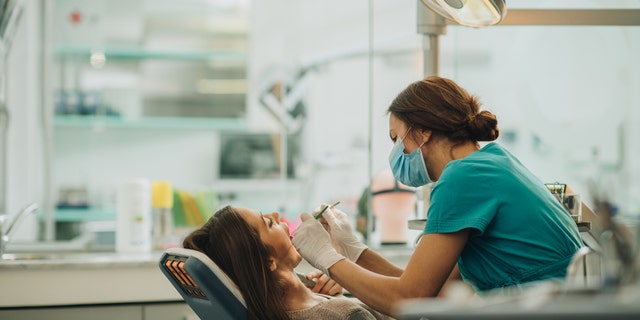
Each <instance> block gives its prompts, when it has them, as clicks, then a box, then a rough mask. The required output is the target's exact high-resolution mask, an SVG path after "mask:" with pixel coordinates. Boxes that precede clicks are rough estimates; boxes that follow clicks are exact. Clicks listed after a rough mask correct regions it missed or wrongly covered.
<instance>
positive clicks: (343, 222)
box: [320, 207, 367, 262]
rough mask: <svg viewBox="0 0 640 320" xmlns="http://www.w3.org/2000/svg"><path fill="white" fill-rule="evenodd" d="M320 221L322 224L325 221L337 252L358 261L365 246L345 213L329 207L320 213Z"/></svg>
mask: <svg viewBox="0 0 640 320" xmlns="http://www.w3.org/2000/svg"><path fill="white" fill-rule="evenodd" d="M320 222H322V223H323V224H325V223H326V225H327V228H326V229H327V231H328V232H329V234H330V236H331V242H332V244H333V247H334V248H335V249H336V250H337V251H338V253H340V254H342V255H344V256H345V257H347V259H349V260H351V261H353V262H356V261H358V258H359V257H360V255H361V254H362V252H363V251H364V250H365V249H367V246H366V245H365V244H364V243H362V242H361V241H360V240H359V239H358V236H357V235H356V233H355V230H354V229H353V228H352V227H351V224H350V223H349V218H347V215H346V214H345V213H344V212H342V211H340V210H338V209H336V208H331V207H329V208H327V210H326V211H325V212H324V213H323V214H322V218H320Z"/></svg>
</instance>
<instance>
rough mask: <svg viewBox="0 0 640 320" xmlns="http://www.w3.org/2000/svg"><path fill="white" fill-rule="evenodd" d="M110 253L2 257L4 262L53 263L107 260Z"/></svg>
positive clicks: (17, 254)
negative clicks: (58, 261) (59, 261)
mask: <svg viewBox="0 0 640 320" xmlns="http://www.w3.org/2000/svg"><path fill="white" fill-rule="evenodd" d="M109 254H110V253H104V252H103V253H100V252H19V253H5V254H3V255H2V259H0V262H2V261H52V260H65V261H76V260H94V259H100V258H105V257H106V256H108V255H109Z"/></svg>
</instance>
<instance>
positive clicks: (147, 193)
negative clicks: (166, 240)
mask: <svg viewBox="0 0 640 320" xmlns="http://www.w3.org/2000/svg"><path fill="white" fill-rule="evenodd" d="M116 204H117V216H116V252H121V253H130V252H150V251H151V184H150V182H149V181H148V180H146V179H134V180H129V181H126V182H124V183H123V184H122V185H121V186H120V187H119V188H118V194H117V198H116Z"/></svg>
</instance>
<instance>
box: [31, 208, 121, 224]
mask: <svg viewBox="0 0 640 320" xmlns="http://www.w3.org/2000/svg"><path fill="white" fill-rule="evenodd" d="M40 218H41V219H42V218H43V216H42V215H41V216H40ZM54 218H55V221H57V222H80V221H81V222H85V221H115V220H116V211H115V209H113V210H105V209H97V208H91V209H59V210H56V211H55V216H54Z"/></svg>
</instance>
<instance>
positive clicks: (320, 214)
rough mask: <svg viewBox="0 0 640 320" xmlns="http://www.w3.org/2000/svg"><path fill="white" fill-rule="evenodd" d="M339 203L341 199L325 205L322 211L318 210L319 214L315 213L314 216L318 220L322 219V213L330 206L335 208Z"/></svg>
mask: <svg viewBox="0 0 640 320" xmlns="http://www.w3.org/2000/svg"><path fill="white" fill-rule="evenodd" d="M338 204H340V201H336V203H334V204H332V205H330V206H325V207H324V208H322V210H320V212H318V214H316V215H315V217H314V218H316V220H318V219H320V217H322V214H323V213H324V212H325V211H327V209H329V207H331V208H333V207H335V206H337V205H338Z"/></svg>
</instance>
